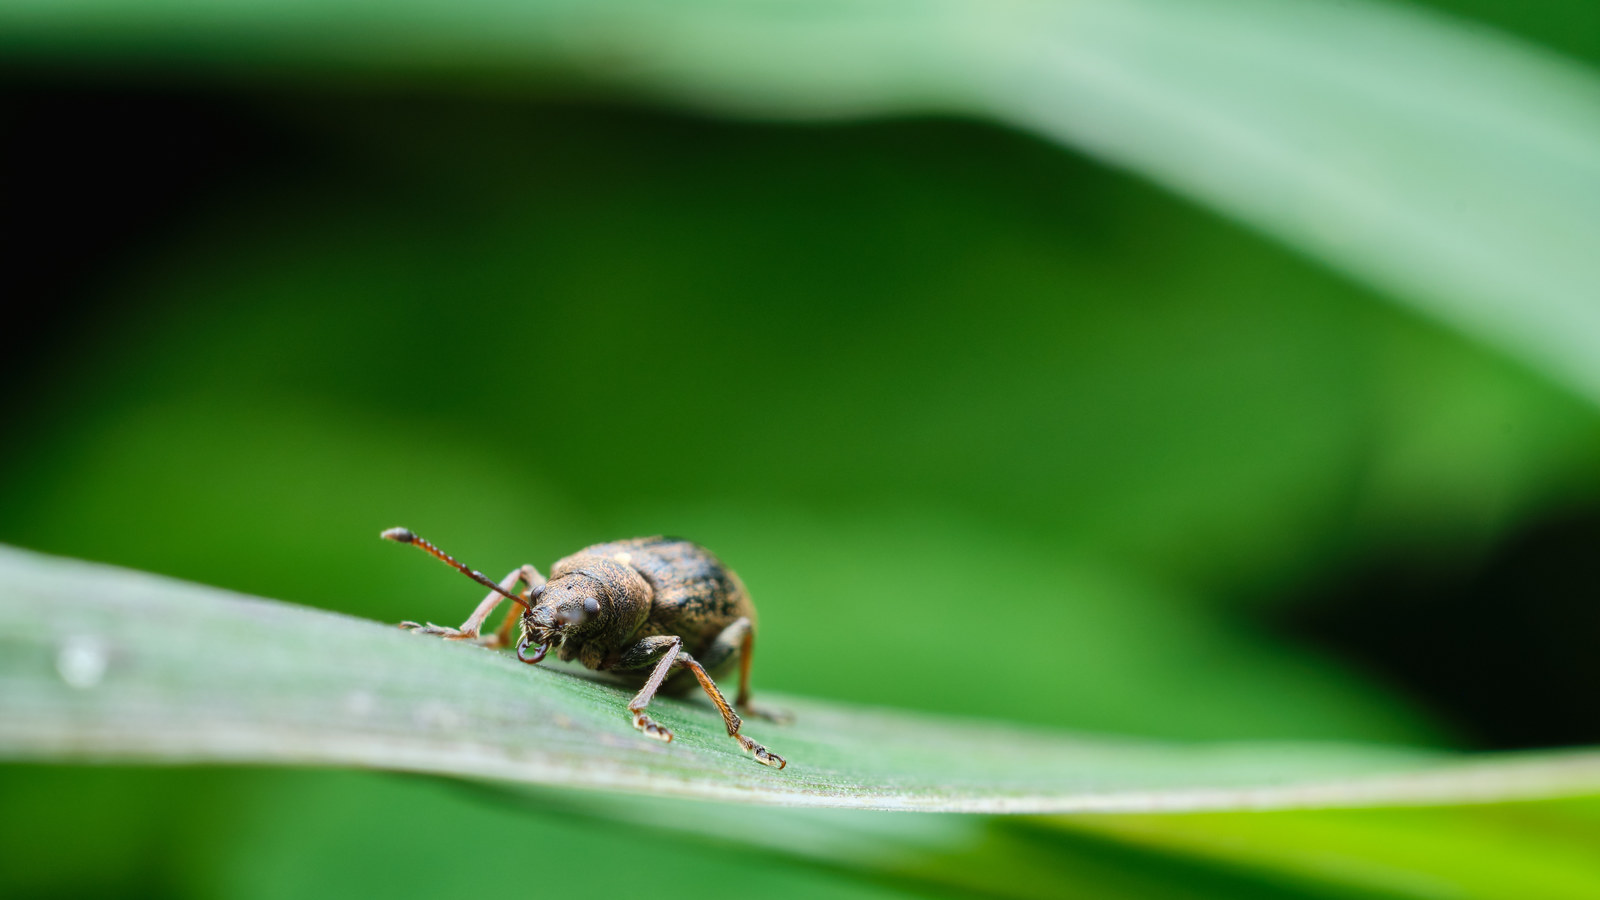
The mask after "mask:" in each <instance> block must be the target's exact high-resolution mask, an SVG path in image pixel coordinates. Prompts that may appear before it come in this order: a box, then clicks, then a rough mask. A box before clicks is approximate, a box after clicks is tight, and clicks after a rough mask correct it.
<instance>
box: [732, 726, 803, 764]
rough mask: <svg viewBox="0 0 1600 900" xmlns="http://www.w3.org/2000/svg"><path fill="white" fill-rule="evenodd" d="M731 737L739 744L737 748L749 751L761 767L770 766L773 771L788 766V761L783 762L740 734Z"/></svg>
mask: <svg viewBox="0 0 1600 900" xmlns="http://www.w3.org/2000/svg"><path fill="white" fill-rule="evenodd" d="M733 737H734V739H735V740H737V741H738V742H739V746H741V747H743V748H744V749H746V750H748V751H750V753H751V754H752V755H753V756H755V758H756V762H758V763H761V764H762V765H763V766H771V767H773V768H774V769H781V768H783V767H784V766H787V765H788V764H789V762H788V760H785V759H784V758H783V757H781V756H779V755H778V754H776V753H773V752H772V751H771V750H768V749H767V748H765V747H763V746H761V745H760V744H758V743H756V742H755V741H752V740H750V739H749V738H747V737H745V736H744V735H742V734H736V735H734V736H733Z"/></svg>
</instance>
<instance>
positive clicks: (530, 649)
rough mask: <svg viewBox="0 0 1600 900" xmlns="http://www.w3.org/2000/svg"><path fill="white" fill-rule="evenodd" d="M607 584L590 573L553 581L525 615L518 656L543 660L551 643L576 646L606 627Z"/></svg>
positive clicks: (528, 660)
mask: <svg viewBox="0 0 1600 900" xmlns="http://www.w3.org/2000/svg"><path fill="white" fill-rule="evenodd" d="M607 594H608V592H607V591H606V587H605V584H604V583H603V582H601V581H599V580H597V579H595V578H593V577H591V576H589V575H587V574H583V573H574V574H572V575H565V576H562V577H560V578H557V579H555V580H554V581H551V582H550V583H549V584H547V585H545V586H544V589H543V590H541V591H539V592H537V593H535V594H534V595H533V598H532V600H533V605H532V606H531V607H529V608H528V609H527V610H526V611H525V612H523V614H522V640H521V641H520V642H519V643H518V645H517V658H518V659H520V660H522V661H523V662H525V663H529V664H532V663H537V662H539V661H540V660H542V659H544V655H545V654H546V653H547V652H549V650H550V648H551V647H552V646H557V647H561V648H562V649H563V651H564V652H563V653H562V658H563V659H569V658H571V653H569V652H565V651H566V649H567V648H568V646H569V645H571V646H572V647H574V648H575V647H576V646H577V645H578V644H579V643H581V642H582V640H583V638H584V637H585V636H587V635H588V634H590V633H592V632H594V631H595V630H597V629H599V628H601V627H603V626H604V620H605V619H606V618H607V617H606V616H605V615H603V610H605V608H606V607H607V606H608V602H607Z"/></svg>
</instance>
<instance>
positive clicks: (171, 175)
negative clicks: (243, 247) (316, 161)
mask: <svg viewBox="0 0 1600 900" xmlns="http://www.w3.org/2000/svg"><path fill="white" fill-rule="evenodd" d="M0 116H3V117H4V121H5V122H6V125H7V129H6V130H7V137H6V140H5V141H4V142H3V143H0V209H3V210H4V212H3V214H0V226H3V228H4V231H5V234H6V240H5V242H4V243H3V249H0V265H3V266H4V271H5V273H6V294H7V296H8V298H9V299H10V301H11V302H10V303H9V304H7V305H8V307H9V309H8V311H7V317H8V327H6V328H3V329H0V377H3V378H4V379H5V380H6V383H8V384H15V383H16V380H17V379H18V378H19V376H21V377H24V378H25V377H26V376H27V375H30V374H32V373H34V372H37V371H38V369H39V366H38V361H39V360H40V358H41V357H43V356H46V355H49V354H58V353H66V354H70V353H71V352H72V347H73V339H72V335H73V332H74V330H75V329H76V328H77V327H79V325H80V324H81V323H83V322H85V321H89V320H91V319H92V318H93V317H95V316H96V315H98V314H100V313H101V312H103V306H104V304H105V303H106V302H107V300H106V292H104V291H101V290H98V288H99V287H100V286H101V285H102V284H103V280H104V278H105V277H106V275H107V273H109V272H112V271H114V270H116V269H117V268H118V267H119V266H120V265H122V264H123V263H125V262H126V261H128V260H132V259H137V258H138V257H139V255H140V252H141V250H142V249H143V248H145V247H147V246H149V245H150V243H151V242H152V241H153V240H156V239H158V238H159V237H160V236H161V235H164V234H166V233H168V232H169V231H170V230H171V229H172V228H173V227H174V226H175V225H176V224H177V223H179V222H181V221H182V220H183V219H184V217H185V216H186V215H188V214H190V213H192V212H193V211H194V210H195V209H196V208H197V207H198V206H200V205H202V204H203V203H204V202H205V198H206V197H208V196H209V195H211V194H212V193H213V192H214V191H216V190H217V189H218V188H219V187H220V186H223V185H226V184H229V183H232V182H234V181H235V180H237V179H248V178H251V177H259V175H260V174H261V173H262V172H263V171H265V170H267V169H276V168H279V167H281V166H284V165H292V164H293V159H294V154H293V153H292V152H291V150H292V148H290V147H289V146H287V145H286V142H285V139H284V136H283V135H282V133H281V132H278V131H275V130H274V129H272V128H271V127H270V126H268V125H267V124H266V123H265V122H264V121H263V119H262V117H261V115H260V113H259V112H258V111H256V110H254V109H252V108H251V107H250V106H249V105H248V104H244V103H241V102H240V101H239V100H238V99H237V98H236V97H229V96H226V95H223V94H217V95H207V94H203V93H195V92H183V93H178V92H166V91H161V90H158V89H155V88H153V87H152V88H148V89H138V88H130V89H118V88H114V87H110V86H107V85H105V84H103V83H94V84H75V83H72V82H70V81H62V80H56V79H49V78H45V77H42V76H36V75H33V74H30V73H25V72H15V71H12V72H4V71H0Z"/></svg>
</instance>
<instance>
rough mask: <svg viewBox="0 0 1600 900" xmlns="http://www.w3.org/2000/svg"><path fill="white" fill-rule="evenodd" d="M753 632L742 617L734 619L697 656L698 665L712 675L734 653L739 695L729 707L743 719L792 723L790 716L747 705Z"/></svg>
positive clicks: (754, 636) (754, 639) (785, 713)
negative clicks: (698, 658)
mask: <svg viewBox="0 0 1600 900" xmlns="http://www.w3.org/2000/svg"><path fill="white" fill-rule="evenodd" d="M755 641H756V632H755V628H754V627H753V626H752V625H751V623H750V620H749V619H748V618H745V617H743V616H741V617H739V618H738V619H735V620H734V621H733V624H732V625H729V626H728V627H727V628H724V629H722V631H721V633H719V634H718V635H717V637H716V640H714V641H712V642H711V646H710V647H707V648H706V651H705V652H704V653H702V654H700V664H701V665H702V666H705V667H706V669H707V670H709V671H712V672H715V671H717V669H718V668H720V667H721V666H722V664H723V663H724V662H727V661H728V659H729V657H731V656H733V655H734V654H738V656H739V693H738V695H737V696H735V698H734V701H733V706H734V708H735V709H737V710H738V711H739V712H741V713H744V714H745V715H747V716H755V717H756V718H758V719H766V720H767V721H769V722H776V723H778V724H786V723H789V722H793V721H794V716H793V715H790V714H789V713H787V712H785V711H783V710H776V709H768V708H766V707H760V706H756V705H755V704H754V703H751V702H750V658H751V656H752V655H753V653H754V650H755Z"/></svg>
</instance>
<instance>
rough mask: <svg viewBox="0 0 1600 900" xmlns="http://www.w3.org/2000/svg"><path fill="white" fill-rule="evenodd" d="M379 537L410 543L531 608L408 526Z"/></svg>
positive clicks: (398, 542)
mask: <svg viewBox="0 0 1600 900" xmlns="http://www.w3.org/2000/svg"><path fill="white" fill-rule="evenodd" d="M381 537H382V538H383V539H384V540H389V541H394V542H395V543H397V544H411V545H412V546H414V547H416V548H418V549H420V550H422V551H423V552H424V553H427V554H428V555H429V556H432V557H434V558H435V559H438V560H440V561H441V562H443V563H445V564H446V565H449V566H452V567H454V568H455V570H456V571H458V572H460V573H461V574H463V575H465V576H467V577H468V578H471V579H472V580H473V581H476V582H477V583H479V584H481V585H483V586H484V587H486V588H488V589H489V590H491V591H494V592H495V593H497V594H499V595H501V596H502V597H505V598H506V599H508V600H511V601H513V602H514V603H517V604H519V605H520V606H521V607H522V608H523V609H532V608H533V607H532V606H530V605H529V604H528V601H527V600H524V599H523V598H521V597H518V596H517V595H516V594H513V593H511V592H510V591H507V590H506V589H505V588H503V587H501V586H500V585H498V584H495V583H494V582H492V581H490V580H489V579H488V578H486V577H485V576H484V574H483V573H482V572H479V571H478V570H477V569H469V568H467V567H466V566H465V565H463V564H461V563H459V562H456V559H455V557H453V556H451V555H450V554H448V553H446V552H444V551H443V550H440V549H439V548H438V547H435V546H434V545H433V544H432V543H431V542H429V541H428V540H426V539H425V538H421V537H418V536H417V535H416V533H415V532H413V531H412V530H411V529H409V528H391V529H389V530H388V531H385V532H384V533H383V534H382V535H381Z"/></svg>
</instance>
